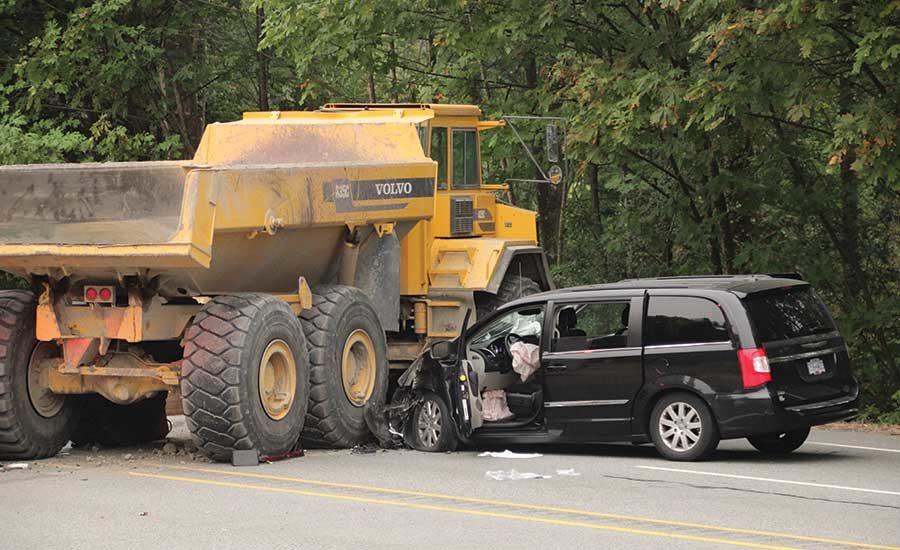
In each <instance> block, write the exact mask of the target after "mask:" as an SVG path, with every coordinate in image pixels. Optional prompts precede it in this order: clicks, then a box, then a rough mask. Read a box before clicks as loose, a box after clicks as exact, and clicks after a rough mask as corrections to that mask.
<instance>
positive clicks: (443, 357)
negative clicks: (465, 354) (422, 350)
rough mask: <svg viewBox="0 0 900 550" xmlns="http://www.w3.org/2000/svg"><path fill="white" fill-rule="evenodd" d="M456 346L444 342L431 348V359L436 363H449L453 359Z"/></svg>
mask: <svg viewBox="0 0 900 550" xmlns="http://www.w3.org/2000/svg"><path fill="white" fill-rule="evenodd" d="M455 352H456V346H454V345H453V342H450V341H448V340H443V341H440V342H437V343H436V344H434V345H433V346H431V358H432V359H434V360H436V361H447V360H449V359H452V358H453V355H454V353H455Z"/></svg>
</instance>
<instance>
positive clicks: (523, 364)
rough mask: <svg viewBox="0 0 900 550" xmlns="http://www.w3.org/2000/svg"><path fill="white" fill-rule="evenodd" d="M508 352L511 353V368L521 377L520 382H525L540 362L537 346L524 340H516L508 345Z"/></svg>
mask: <svg viewBox="0 0 900 550" xmlns="http://www.w3.org/2000/svg"><path fill="white" fill-rule="evenodd" d="M509 353H510V355H512V368H513V370H514V371H516V373H518V375H519V376H520V377H521V378H522V382H527V381H528V379H529V378H530V377H531V375H532V374H534V372H535V371H536V370H538V367H539V366H540V363H541V358H540V350H539V348H538V346H536V345H534V344H528V343H526V342H516V343H514V344H512V345H511V346H509Z"/></svg>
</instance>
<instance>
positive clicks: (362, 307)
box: [300, 285, 389, 449]
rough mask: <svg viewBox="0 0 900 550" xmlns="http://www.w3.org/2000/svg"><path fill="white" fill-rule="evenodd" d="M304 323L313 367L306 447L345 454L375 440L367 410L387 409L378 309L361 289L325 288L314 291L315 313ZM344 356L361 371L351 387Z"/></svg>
mask: <svg viewBox="0 0 900 550" xmlns="http://www.w3.org/2000/svg"><path fill="white" fill-rule="evenodd" d="M300 321H301V323H302V324H303V330H304V332H305V333H306V339H307V342H308V343H309V362H310V403H309V410H308V411H307V413H306V423H305V425H304V428H303V434H302V435H301V440H302V441H303V444H304V445H305V446H307V447H324V448H338V449H340V448H349V447H353V446H355V445H359V444H361V443H365V442H367V441H369V440H371V439H372V437H373V436H372V434H371V433H370V431H369V428H368V426H367V424H366V419H365V409H366V405H369V404H370V403H372V404H375V405H382V404H384V402H385V400H386V399H387V388H388V375H389V373H388V361H387V339H386V338H385V335H384V329H383V328H382V326H381V322H380V321H379V320H378V314H377V313H376V312H375V308H374V307H373V306H372V304H371V302H370V301H369V299H368V298H367V297H366V295H365V294H364V293H363V292H362V291H361V290H360V289H358V288H355V287H351V286H344V285H325V286H320V287H316V288H315V289H313V305H312V308H310V309H308V310H305V311H303V313H302V314H301V315H300ZM347 346H350V347H349V348H348V347H347ZM345 356H346V357H347V360H348V361H354V365H356V368H355V370H354V371H353V378H352V379H351V380H347V381H345V380H344V367H345V365H344V357H345ZM354 357H356V358H357V359H354ZM357 361H358V362H357ZM348 369H350V367H349V366H348ZM348 375H349V373H348ZM359 376H362V378H361V379H359V378H358V377H359ZM345 382H346V384H345ZM354 382H356V383H355V384H354Z"/></svg>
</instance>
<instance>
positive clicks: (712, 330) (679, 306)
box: [644, 296, 731, 346]
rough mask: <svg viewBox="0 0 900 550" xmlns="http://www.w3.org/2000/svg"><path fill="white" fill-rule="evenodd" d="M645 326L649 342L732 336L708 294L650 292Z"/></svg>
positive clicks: (692, 341) (727, 338)
mask: <svg viewBox="0 0 900 550" xmlns="http://www.w3.org/2000/svg"><path fill="white" fill-rule="evenodd" d="M645 326H646V331H645V334H646V337H645V338H644V345H646V346H666V345H673V344H699V343H709V342H729V341H730V340H731V337H730V335H729V332H728V325H727V324H726V322H725V314H724V313H722V310H721V309H720V308H719V306H718V305H717V304H716V303H715V302H713V301H711V300H707V299H705V298H684V297H676V296H671V297H670V296H659V297H656V296H651V298H650V304H649V306H648V308H647V320H646V324H645Z"/></svg>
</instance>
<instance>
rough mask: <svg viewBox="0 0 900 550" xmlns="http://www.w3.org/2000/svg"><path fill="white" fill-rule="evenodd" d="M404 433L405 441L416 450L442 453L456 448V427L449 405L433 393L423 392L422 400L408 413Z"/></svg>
mask: <svg viewBox="0 0 900 550" xmlns="http://www.w3.org/2000/svg"><path fill="white" fill-rule="evenodd" d="M435 421H437V423H438V425H437V426H435ZM435 431H436V432H437V433H435ZM406 433H407V434H408V435H407V437H406V439H407V441H408V442H409V443H410V445H411V446H412V448H414V449H416V450H417V451H424V452H426V453H442V452H446V451H453V450H456V445H457V438H456V428H455V426H454V424H453V417H452V416H451V415H450V407H448V406H447V404H446V403H444V400H443V399H441V398H440V397H438V395H437V394H435V393H432V392H425V393H424V394H423V395H422V401H421V402H420V403H419V404H418V405H416V407H415V408H414V409H413V413H412V414H411V415H410V418H409V424H408V425H407V427H406Z"/></svg>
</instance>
